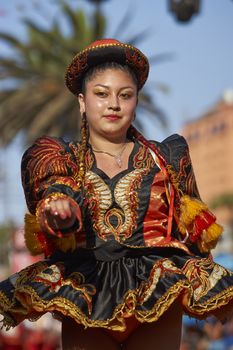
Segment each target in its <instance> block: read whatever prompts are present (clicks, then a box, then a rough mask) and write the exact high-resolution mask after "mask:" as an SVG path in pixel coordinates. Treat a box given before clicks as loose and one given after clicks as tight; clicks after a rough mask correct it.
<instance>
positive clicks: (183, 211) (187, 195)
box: [165, 134, 222, 253]
mask: <svg viewBox="0 0 233 350" xmlns="http://www.w3.org/2000/svg"><path fill="white" fill-rule="evenodd" d="M165 143H166V145H167V147H168V150H169V152H168V153H169V161H168V162H169V165H168V168H169V166H170V168H169V170H170V171H169V172H170V174H169V175H170V178H171V182H172V183H173V185H174V187H175V189H176V199H175V208H176V211H177V213H178V215H177V220H178V228H179V230H180V232H181V234H182V235H183V236H186V237H187V235H188V239H189V241H190V243H192V244H193V243H195V244H197V246H198V248H199V250H200V251H201V252H203V253H206V252H209V251H210V250H211V249H213V248H214V247H215V246H216V244H217V241H218V239H219V236H220V235H221V233H222V227H221V226H220V225H218V224H217V223H216V217H215V216H214V214H213V213H211V211H210V210H209V209H208V207H207V205H206V204H205V203H203V202H202V200H201V198H200V194H199V191H198V188H197V183H196V180H195V175H194V171H193V167H192V162H191V158H190V154H189V147H188V144H187V142H186V140H185V138H184V137H182V136H180V135H177V134H174V135H172V136H170V137H169V138H168V139H166V140H165Z"/></svg>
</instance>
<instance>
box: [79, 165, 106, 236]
mask: <svg viewBox="0 0 233 350" xmlns="http://www.w3.org/2000/svg"><path fill="white" fill-rule="evenodd" d="M85 187H86V198H87V200H88V202H89V209H90V212H91V215H92V219H93V228H94V230H95V231H96V233H97V235H98V236H99V237H100V238H102V239H104V240H106V238H105V236H106V235H108V234H109V233H111V231H110V228H109V227H107V226H106V225H105V223H104V217H105V213H106V211H107V210H108V209H109V208H110V206H111V205H112V194H111V191H110V189H109V187H108V186H107V185H106V184H105V182H104V181H103V180H102V179H101V177H100V176H98V175H97V174H95V173H93V172H92V171H87V172H86V176H85Z"/></svg>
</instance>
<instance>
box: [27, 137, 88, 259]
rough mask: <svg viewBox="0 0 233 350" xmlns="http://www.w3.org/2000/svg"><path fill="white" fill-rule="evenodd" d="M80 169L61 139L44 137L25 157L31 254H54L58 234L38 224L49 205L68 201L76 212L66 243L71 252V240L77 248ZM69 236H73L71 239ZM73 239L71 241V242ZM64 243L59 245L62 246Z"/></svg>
mask: <svg viewBox="0 0 233 350" xmlns="http://www.w3.org/2000/svg"><path fill="white" fill-rule="evenodd" d="M78 173H79V166H78V164H77V161H76V157H75V155H74V152H73V150H72V148H71V147H70V145H69V144H68V143H66V142H64V141H63V140H62V139H58V138H54V137H41V138H39V139H37V140H36V141H35V143H34V144H33V145H32V146H31V147H30V148H29V149H28V150H27V151H26V152H25V153H24V155H23V158H22V164H21V174H22V185H23V188H24V193H25V199H26V203H27V206H28V210H29V212H30V214H28V215H26V219H25V241H26V245H27V246H28V248H29V250H30V251H31V253H32V254H34V255H36V254H39V253H41V250H42V251H43V252H45V251H47V254H46V255H49V254H48V251H49V250H50V251H52V250H54V248H55V246H57V245H58V243H57V244H56V241H57V240H58V238H57V237H50V236H51V234H54V235H56V232H54V231H53V229H51V228H50V226H49V224H48V223H47V222H44V224H43V225H41V224H39V220H38V218H39V217H40V216H41V215H42V213H43V211H44V208H45V205H46V201H48V200H50V199H56V198H66V199H68V200H69V201H70V202H71V203H72V207H73V208H75V214H76V222H75V224H74V226H73V227H71V228H69V229H68V230H67V232H64V234H66V237H65V238H64V239H63V240H64V241H65V243H66V246H67V247H66V248H67V249H69V244H67V242H68V240H69V241H70V242H71V240H72V242H73V243H72V246H74V237H73V233H74V231H78V230H79V229H80V227H81V220H82V219H81V210H80V206H81V205H82V190H81V188H80V186H78V184H77V181H76V178H77V174H78ZM69 234H70V235H69ZM71 238H72V239H71ZM60 245H61V242H59V246H60Z"/></svg>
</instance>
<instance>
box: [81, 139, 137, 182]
mask: <svg viewBox="0 0 233 350" xmlns="http://www.w3.org/2000/svg"><path fill="white" fill-rule="evenodd" d="M132 141H133V142H134V145H133V148H132V151H131V153H130V154H129V158H128V166H127V168H126V169H124V170H121V171H120V172H119V173H117V174H116V175H114V176H113V177H109V176H108V175H107V174H106V173H105V171H103V170H102V169H100V168H98V167H97V162H96V157H95V154H94V152H93V149H92V146H91V144H89V143H88V147H89V150H90V152H91V154H92V156H93V160H94V161H93V164H92V167H91V170H94V171H95V172H96V174H98V175H100V176H101V177H102V178H105V179H107V180H108V181H114V180H115V179H117V178H118V177H120V176H122V175H123V174H127V173H128V172H129V171H131V170H132V168H133V157H134V155H135V154H136V150H137V149H138V142H137V140H132Z"/></svg>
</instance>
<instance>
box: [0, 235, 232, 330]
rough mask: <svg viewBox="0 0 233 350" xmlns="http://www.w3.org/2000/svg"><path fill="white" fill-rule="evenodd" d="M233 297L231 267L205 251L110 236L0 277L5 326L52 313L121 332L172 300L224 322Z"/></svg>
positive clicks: (151, 317) (146, 319)
mask: <svg viewBox="0 0 233 350" xmlns="http://www.w3.org/2000/svg"><path fill="white" fill-rule="evenodd" d="M232 300H233V273H232V272H231V271H229V270H227V269H226V268H224V267H222V266H220V265H218V264H216V263H214V262H213V260H212V256H211V255H208V256H203V257H200V256H191V255H188V254H187V253H186V252H184V251H182V250H180V249H176V248H143V247H142V248H128V247H125V246H123V245H120V244H119V243H117V242H115V241H114V242H110V243H106V244H104V245H103V246H102V247H100V248H96V249H93V250H91V249H83V248H82V249H77V250H76V251H74V252H69V253H62V252H57V253H56V254H55V255H54V256H52V257H51V258H50V259H47V260H44V261H41V262H38V263H35V264H33V265H31V266H29V267H27V268H25V269H23V270H22V271H20V272H19V273H16V274H14V275H12V276H11V277H10V278H8V279H7V280H5V281H3V282H1V283H0V313H1V314H3V315H4V319H3V325H4V326H6V327H11V326H16V325H17V324H18V323H20V322H21V321H22V320H24V319H31V320H36V319H37V318H39V317H40V316H41V315H43V314H44V313H46V312H52V313H53V314H54V315H55V316H56V317H58V318H60V319H62V318H63V317H66V316H68V317H71V318H72V319H73V320H75V321H76V322H77V323H80V324H83V325H84V326H85V327H103V328H107V329H111V330H116V331H124V330H125V319H126V318H128V317H130V316H134V317H135V318H136V319H137V320H138V321H139V322H153V321H157V320H158V319H159V318H160V317H161V315H163V313H164V312H165V311H166V310H167V309H168V308H169V307H170V306H171V304H172V303H174V302H175V301H179V302H180V303H181V304H182V307H183V311H184V313H186V314H188V315H190V316H192V317H196V318H199V319H203V318H206V317H207V316H209V315H215V316H216V317H218V318H220V319H221V320H225V319H226V318H227V317H229V316H231V313H232V309H233V301H232Z"/></svg>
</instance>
